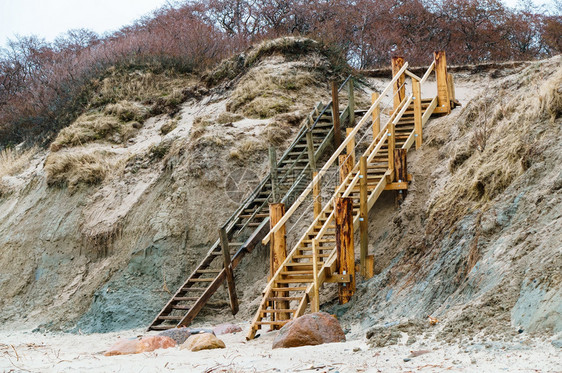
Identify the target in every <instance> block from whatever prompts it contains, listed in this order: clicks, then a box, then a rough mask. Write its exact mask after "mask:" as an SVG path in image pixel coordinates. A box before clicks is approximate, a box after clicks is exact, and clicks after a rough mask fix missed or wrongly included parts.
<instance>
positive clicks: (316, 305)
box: [310, 238, 320, 312]
mask: <svg viewBox="0 0 562 373" xmlns="http://www.w3.org/2000/svg"><path fill="white" fill-rule="evenodd" d="M318 248H319V247H318V240H317V239H316V238H314V239H312V279H313V282H314V295H313V298H312V303H311V305H310V308H311V309H312V312H318V311H320V285H319V284H318Z"/></svg>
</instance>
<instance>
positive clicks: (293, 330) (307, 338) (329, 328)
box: [273, 312, 345, 348]
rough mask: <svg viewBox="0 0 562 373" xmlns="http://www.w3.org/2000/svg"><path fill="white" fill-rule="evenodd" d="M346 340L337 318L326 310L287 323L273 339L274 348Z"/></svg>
mask: <svg viewBox="0 0 562 373" xmlns="http://www.w3.org/2000/svg"><path fill="white" fill-rule="evenodd" d="M332 342H345V333H344V332H343V330H342V328H341V326H340V323H339V322H338V320H336V318H334V317H333V316H331V315H329V314H327V313H326V312H317V313H312V314H309V315H304V316H301V317H299V318H297V319H295V320H293V321H289V322H288V323H287V324H285V325H284V326H283V327H282V328H281V330H279V334H277V336H276V337H275V340H274V341H273V348H288V347H299V346H314V345H319V344H323V343H332Z"/></svg>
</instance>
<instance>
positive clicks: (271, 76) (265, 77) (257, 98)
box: [227, 68, 322, 118]
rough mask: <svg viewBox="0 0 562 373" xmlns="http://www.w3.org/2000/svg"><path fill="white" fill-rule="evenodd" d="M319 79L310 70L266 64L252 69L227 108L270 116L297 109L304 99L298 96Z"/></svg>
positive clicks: (248, 114)
mask: <svg viewBox="0 0 562 373" xmlns="http://www.w3.org/2000/svg"><path fill="white" fill-rule="evenodd" d="M319 81H322V79H318V78H317V77H315V76H314V74H312V73H311V72H309V71H304V70H300V69H291V70H290V71H286V72H283V73H278V72H276V71H275V70H274V69H270V68H263V69H259V70H254V71H252V72H250V73H248V74H247V75H246V76H244V78H243V79H242V81H241V82H240V84H238V87H237V88H236V89H235V90H234V92H233V93H232V96H231V99H230V101H229V102H228V104H227V110H228V111H230V112H233V113H242V114H244V115H245V116H247V117H253V118H270V117H272V116H275V115H277V114H280V113H285V112H288V111H294V110H295V109H297V108H299V107H300V106H301V104H305V105H306V103H303V102H301V101H302V100H297V97H298V96H300V93H302V91H303V90H304V89H307V88H310V87H314V86H317V85H318V82H319Z"/></svg>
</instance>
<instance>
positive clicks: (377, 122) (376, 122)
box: [371, 92, 381, 139]
mask: <svg viewBox="0 0 562 373" xmlns="http://www.w3.org/2000/svg"><path fill="white" fill-rule="evenodd" d="M378 98H379V94H378V92H373V93H372V94H371V103H373V104H374V103H375V101H377V99H378ZM380 130H381V105H380V103H379V104H378V105H377V106H376V107H375V109H374V110H373V139H375V138H376V137H377V135H378V134H379V132H380Z"/></svg>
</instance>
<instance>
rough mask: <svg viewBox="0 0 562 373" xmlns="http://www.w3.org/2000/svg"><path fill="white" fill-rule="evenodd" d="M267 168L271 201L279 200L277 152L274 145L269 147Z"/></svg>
mask: <svg viewBox="0 0 562 373" xmlns="http://www.w3.org/2000/svg"><path fill="white" fill-rule="evenodd" d="M269 170H270V174H271V194H272V202H273V203H277V202H279V177H278V176H277V152H276V150H275V147H273V146H270V147H269Z"/></svg>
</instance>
